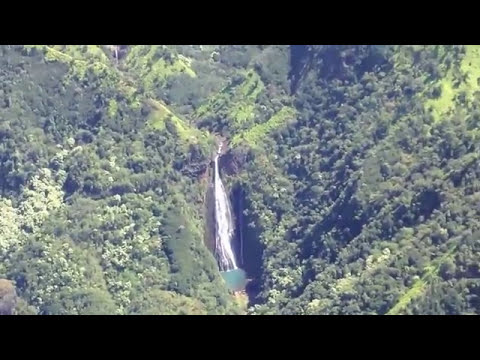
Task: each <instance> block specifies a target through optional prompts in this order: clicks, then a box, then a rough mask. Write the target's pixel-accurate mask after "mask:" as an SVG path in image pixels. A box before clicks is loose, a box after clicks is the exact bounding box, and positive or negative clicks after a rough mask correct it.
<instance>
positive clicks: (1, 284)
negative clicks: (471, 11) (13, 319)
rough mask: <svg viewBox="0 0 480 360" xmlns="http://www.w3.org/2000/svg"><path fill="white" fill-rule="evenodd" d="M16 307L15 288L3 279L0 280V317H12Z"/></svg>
mask: <svg viewBox="0 0 480 360" xmlns="http://www.w3.org/2000/svg"><path fill="white" fill-rule="evenodd" d="M16 305H17V292H16V291H15V286H13V284H12V283H11V282H10V281H8V280H5V279H0V315H13V314H14V311H15V306H16Z"/></svg>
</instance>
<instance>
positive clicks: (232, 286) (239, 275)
mask: <svg viewBox="0 0 480 360" xmlns="http://www.w3.org/2000/svg"><path fill="white" fill-rule="evenodd" d="M220 274H221V275H222V278H223V280H224V281H225V283H226V284H227V288H228V289H229V290H231V291H234V292H237V291H243V290H245V286H246V285H247V274H246V273H245V271H243V270H242V269H234V270H229V271H222V272H221V273H220Z"/></svg>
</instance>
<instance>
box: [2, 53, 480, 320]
mask: <svg viewBox="0 0 480 360" xmlns="http://www.w3.org/2000/svg"><path fill="white" fill-rule="evenodd" d="M0 52H1V54H0V55H1V56H0V80H1V85H0V86H1V88H0V191H1V193H0V211H1V214H2V216H1V217H0V314H8V313H15V314H41V315H43V314H125V315H127V314H243V313H249V314H259V315H261V314H309V315H314V314H381V315H383V314H478V313H480V298H479V295H480V288H479V285H480V283H479V282H478V279H480V269H479V264H480V255H479V253H478V252H477V251H476V250H477V249H478V248H479V247H480V242H479V239H478V238H477V236H478V234H479V233H480V232H479V230H480V214H479V212H480V208H479V200H480V192H477V190H479V191H480V181H479V180H477V176H480V159H479V157H480V155H479V152H478V146H479V145H478V139H477V137H478V136H479V134H480V132H479V126H480V107H479V105H480V91H479V90H480V85H479V84H480V46H476V45H469V46H461V45H428V46H427V45H425V46H420V45H411V46H406V45H402V46H394V45H128V46H127V45H84V46H81V45H15V46H13V45H12V46H7V45H3V46H0ZM218 139H222V140H224V141H225V143H226V144H227V146H228V151H227V153H226V154H225V156H223V158H222V161H221V165H222V176H223V178H224V180H225V183H226V185H227V188H228V189H229V190H230V192H231V199H232V205H233V208H234V209H235V217H236V219H237V227H238V229H237V230H238V233H239V234H241V235H240V236H241V239H242V243H243V244H244V246H243V257H244V264H243V265H244V267H245V269H246V271H247V274H248V277H249V279H250V283H249V285H248V287H247V293H248V295H249V301H250V303H249V306H248V309H245V307H244V306H243V305H242V304H241V303H239V301H238V299H237V298H236V296H235V295H234V294H232V293H230V292H229V291H228V290H227V287H226V286H225V284H224V282H223V280H222V278H221V276H220V273H219V270H218V266H217V264H216V261H215V258H214V256H213V254H212V253H211V251H209V249H208V246H207V244H206V243H207V241H206V240H205V238H204V237H205V233H206V227H207V226H209V225H208V221H206V218H205V216H206V215H205V214H206V213H208V201H206V194H207V192H208V187H209V183H210V180H209V178H210V176H209V174H210V167H211V161H212V158H213V155H214V154H215V152H216V149H217V141H218ZM477 186H478V188H477ZM207 230H208V229H207Z"/></svg>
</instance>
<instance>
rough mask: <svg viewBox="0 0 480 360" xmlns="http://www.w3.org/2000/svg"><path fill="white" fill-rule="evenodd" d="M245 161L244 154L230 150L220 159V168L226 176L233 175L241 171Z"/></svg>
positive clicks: (245, 156)
mask: <svg viewBox="0 0 480 360" xmlns="http://www.w3.org/2000/svg"><path fill="white" fill-rule="evenodd" d="M246 161H247V155H246V154H244V153H243V152H240V151H235V150H232V149H230V150H228V151H227V152H226V153H225V155H223V156H222V157H221V158H220V168H221V169H222V171H223V173H225V174H227V175H235V174H238V173H239V172H240V171H241V170H242V167H243V165H244V164H245V162H246Z"/></svg>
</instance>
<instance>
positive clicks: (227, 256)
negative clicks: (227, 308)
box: [214, 145, 238, 271]
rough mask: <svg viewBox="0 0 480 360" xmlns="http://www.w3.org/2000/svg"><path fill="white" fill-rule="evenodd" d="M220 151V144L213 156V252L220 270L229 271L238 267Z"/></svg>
mask: <svg viewBox="0 0 480 360" xmlns="http://www.w3.org/2000/svg"><path fill="white" fill-rule="evenodd" d="M221 151H222V146H221V145H220V147H219V149H218V152H217V155H216V156H215V163H214V165H215V175H214V176H215V181H214V192H215V253H216V256H217V259H218V263H219V266H220V271H231V270H235V269H238V267H237V263H236V261H235V255H234V252H233V248H232V238H233V234H234V225H233V218H232V210H231V206H230V201H229V199H228V196H227V192H226V191H225V187H224V186H223V183H222V179H220V172H219V169H218V159H219V156H220V154H221Z"/></svg>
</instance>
